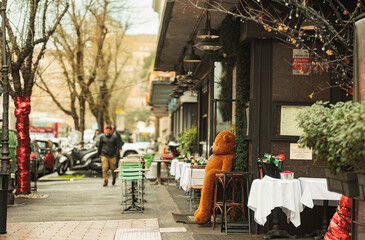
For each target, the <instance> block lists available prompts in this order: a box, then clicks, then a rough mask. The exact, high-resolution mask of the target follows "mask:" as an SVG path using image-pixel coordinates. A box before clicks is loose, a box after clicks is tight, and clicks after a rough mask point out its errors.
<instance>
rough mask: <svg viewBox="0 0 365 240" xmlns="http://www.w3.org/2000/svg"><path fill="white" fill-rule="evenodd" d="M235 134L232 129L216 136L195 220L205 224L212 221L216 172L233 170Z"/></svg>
mask: <svg viewBox="0 0 365 240" xmlns="http://www.w3.org/2000/svg"><path fill="white" fill-rule="evenodd" d="M234 145H235V136H234V134H233V133H232V132H230V131H222V132H220V133H219V134H218V135H217V137H216V138H215V142H214V145H213V149H212V152H213V153H214V155H213V157H211V159H210V160H209V162H208V164H207V166H206V168H205V176H204V182H203V189H202V193H201V198H200V204H199V208H198V210H196V212H195V214H194V216H195V222H196V223H197V224H204V223H207V222H209V221H210V216H211V211H212V205H213V187H214V178H215V174H216V173H220V172H226V171H232V168H233V162H234V157H235V149H234Z"/></svg>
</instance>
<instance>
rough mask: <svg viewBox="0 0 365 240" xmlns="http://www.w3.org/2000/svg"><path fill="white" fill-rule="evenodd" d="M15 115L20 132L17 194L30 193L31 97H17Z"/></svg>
mask: <svg viewBox="0 0 365 240" xmlns="http://www.w3.org/2000/svg"><path fill="white" fill-rule="evenodd" d="M14 103H15V116H16V130H17V132H18V147H17V151H16V158H17V164H18V177H17V180H18V185H17V189H16V192H17V194H29V193H30V152H31V151H30V137H29V114H30V97H16V98H15V100H14Z"/></svg>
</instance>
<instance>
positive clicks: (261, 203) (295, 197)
mask: <svg viewBox="0 0 365 240" xmlns="http://www.w3.org/2000/svg"><path fill="white" fill-rule="evenodd" d="M300 200H301V187H300V182H299V180H298V179H293V180H281V179H275V178H271V177H269V176H265V177H264V178H263V179H256V180H254V181H253V182H252V185H251V190H250V195H249V198H248V203H247V206H248V207H249V208H250V209H252V210H253V211H254V212H255V221H256V222H257V223H258V224H260V225H264V224H265V223H266V221H267V217H268V216H269V215H270V214H271V211H272V210H274V209H275V208H276V207H280V208H281V209H282V211H283V212H284V213H285V214H286V216H287V220H288V222H292V223H293V224H294V226H296V227H298V226H299V225H300V224H301V222H300V213H301V212H302V211H303V209H304V206H303V204H302V203H301V202H300Z"/></svg>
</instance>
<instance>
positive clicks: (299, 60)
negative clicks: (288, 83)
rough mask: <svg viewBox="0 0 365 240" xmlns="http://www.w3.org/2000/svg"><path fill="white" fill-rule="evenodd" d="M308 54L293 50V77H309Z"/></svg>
mask: <svg viewBox="0 0 365 240" xmlns="http://www.w3.org/2000/svg"><path fill="white" fill-rule="evenodd" d="M308 69H309V52H308V50H304V49H293V75H309V71H308Z"/></svg>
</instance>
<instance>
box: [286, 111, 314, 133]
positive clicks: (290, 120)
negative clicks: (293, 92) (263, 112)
mask: <svg viewBox="0 0 365 240" xmlns="http://www.w3.org/2000/svg"><path fill="white" fill-rule="evenodd" d="M309 108H310V106H290V105H282V106H281V115H280V135H281V136H300V135H301V134H302V133H303V129H302V128H300V127H299V126H298V122H297V120H296V118H297V117H298V115H299V114H300V113H301V112H302V111H304V110H307V109H309Z"/></svg>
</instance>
